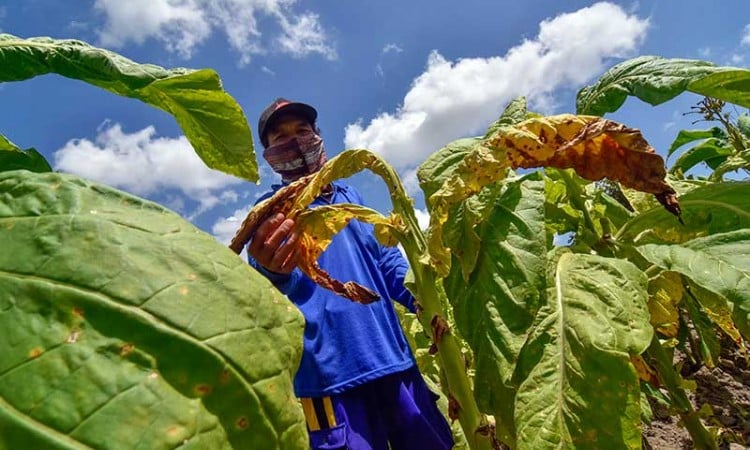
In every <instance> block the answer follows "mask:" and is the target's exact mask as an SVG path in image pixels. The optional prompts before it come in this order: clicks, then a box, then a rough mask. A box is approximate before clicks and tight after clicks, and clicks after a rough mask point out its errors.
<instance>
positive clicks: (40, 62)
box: [0, 34, 258, 181]
mask: <svg viewBox="0 0 750 450" xmlns="http://www.w3.org/2000/svg"><path fill="white" fill-rule="evenodd" d="M48 73H56V74H58V75H62V76H64V77H68V78H73V79H76V80H81V81H85V82H87V83H90V84H93V85H94V86H98V87H100V88H102V89H106V90H108V91H110V92H113V93H115V94H118V95H122V96H125V97H130V98H135V99H138V100H141V101H143V102H145V103H147V104H149V105H152V106H155V107H157V108H159V109H162V110H164V111H166V112H168V113H170V114H172V115H173V116H174V117H175V119H176V120H177V123H178V124H179V125H180V127H181V128H182V130H183V132H184V133H185V136H186V137H187V138H188V140H189V141H190V144H192V146H193V148H194V149H195V152H196V153H197V154H198V156H200V157H201V159H202V160H203V161H204V162H205V163H206V165H207V166H208V167H211V168H213V169H217V170H221V171H223V172H226V173H229V174H232V175H235V176H238V177H241V178H245V179H247V180H250V181H257V180H258V167H257V162H256V160H255V152H254V150H253V140H252V136H251V134H250V128H249V127H248V124H247V119H246V118H245V114H244V113H243V112H242V109H241V108H240V106H239V105H238V104H237V102H236V101H235V100H234V99H233V98H232V97H231V96H230V95H229V94H227V93H226V92H225V91H224V90H223V89H222V87H221V80H220V79H219V76H218V75H217V74H216V72H214V71H213V70H209V69H203V70H192V69H163V68H161V67H159V66H154V65H151V64H138V63H135V62H133V61H131V60H129V59H127V58H124V57H123V56H120V55H118V54H116V53H113V52H110V51H108V50H104V49H101V48H96V47H92V46H91V45H89V44H87V43H85V42H81V41H76V40H57V39H51V38H45V37H39V38H31V39H21V38H18V37H16V36H12V35H9V34H0V82H7V81H22V80H27V79H29V78H33V77H36V76H39V75H44V74H48ZM0 167H2V166H0Z"/></svg>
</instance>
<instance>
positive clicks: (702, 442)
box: [647, 334, 719, 450]
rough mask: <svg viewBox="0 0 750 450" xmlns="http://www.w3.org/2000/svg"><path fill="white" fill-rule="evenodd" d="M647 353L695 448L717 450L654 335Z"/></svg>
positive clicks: (680, 378)
mask: <svg viewBox="0 0 750 450" xmlns="http://www.w3.org/2000/svg"><path fill="white" fill-rule="evenodd" d="M647 352H648V355H649V356H650V358H651V359H652V362H653V363H655V365H656V370H657V372H659V379H660V380H661V382H662V383H664V386H665V387H666V388H667V390H668V391H669V395H670V397H671V398H672V402H673V403H674V406H675V407H676V408H677V411H678V413H679V414H680V417H681V418H682V422H683V423H684V424H685V428H687V430H688V432H689V433H690V437H691V438H692V439H693V445H694V446H695V448H697V449H709V450H718V448H719V447H718V445H717V444H716V440H715V439H714V437H713V436H712V435H711V433H709V432H708V430H707V429H706V427H704V426H703V423H702V422H701V420H700V418H699V417H698V413H697V412H696V411H695V410H694V409H693V405H692V404H691V403H690V400H689V399H688V396H687V394H686V393H685V389H683V388H682V381H683V380H682V377H680V375H679V374H678V373H677V372H676V371H675V370H674V366H673V365H672V361H671V360H670V358H669V357H668V356H667V352H666V351H664V347H662V346H661V343H660V342H659V338H658V337H657V336H656V334H654V337H653V338H652V339H651V345H650V346H649V347H648V350H647Z"/></svg>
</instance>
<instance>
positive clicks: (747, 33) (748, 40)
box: [740, 24, 750, 45]
mask: <svg viewBox="0 0 750 450" xmlns="http://www.w3.org/2000/svg"><path fill="white" fill-rule="evenodd" d="M740 43H741V44H742V45H750V24H747V25H746V26H745V30H744V34H743V36H742V40H741V41H740Z"/></svg>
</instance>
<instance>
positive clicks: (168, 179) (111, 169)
mask: <svg viewBox="0 0 750 450" xmlns="http://www.w3.org/2000/svg"><path fill="white" fill-rule="evenodd" d="M54 161H55V162H54V166H55V169H56V170H60V171H63V172H69V173H73V174H76V175H80V176H82V177H85V178H89V179H92V180H96V181H99V182H102V183H105V184H108V185H110V186H114V187H117V188H119V189H123V190H126V191H128V192H131V193H133V194H136V195H139V196H144V197H146V196H152V195H154V194H156V193H160V192H162V191H163V190H167V191H168V190H173V191H177V192H180V193H181V194H183V195H185V196H187V197H188V198H191V199H193V200H195V201H196V202H198V204H199V207H198V209H197V210H196V211H194V212H192V214H191V217H189V218H194V217H195V216H197V215H198V214H200V213H202V212H204V211H206V210H208V209H210V208H212V207H214V206H216V205H217V204H222V203H232V202H236V201H237V198H238V195H237V193H236V192H235V191H233V190H231V189H229V187H230V186H232V185H235V184H239V183H242V180H240V179H238V178H235V177H232V176H229V175H226V174H224V173H221V172H219V171H217V170H213V169H209V168H208V167H207V166H206V165H205V163H203V161H201V159H200V158H199V157H198V155H196V153H195V151H194V150H193V148H192V146H191V145H190V143H189V142H188V140H187V139H186V138H185V137H184V136H180V137H178V138H163V137H157V136H156V130H155V129H154V127H152V126H149V127H146V128H144V129H142V130H140V131H136V132H134V133H126V132H124V131H123V130H122V127H121V126H120V124H111V123H105V124H104V125H103V126H102V127H101V128H100V130H99V134H98V135H97V137H96V139H95V140H94V141H93V142H92V141H90V140H88V139H73V140H70V141H68V142H67V143H66V144H65V146H64V147H62V148H61V149H59V150H57V151H56V152H55V154H54ZM167 202H168V203H170V201H169V198H167ZM170 204H171V206H173V207H179V205H180V203H179V202H177V203H174V202H172V203H170Z"/></svg>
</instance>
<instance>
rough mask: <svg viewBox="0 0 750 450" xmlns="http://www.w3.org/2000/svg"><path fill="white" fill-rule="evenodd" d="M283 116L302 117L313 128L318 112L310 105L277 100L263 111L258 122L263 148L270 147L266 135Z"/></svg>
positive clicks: (283, 99) (282, 99)
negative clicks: (275, 121)
mask: <svg viewBox="0 0 750 450" xmlns="http://www.w3.org/2000/svg"><path fill="white" fill-rule="evenodd" d="M282 114H294V115H297V116H300V117H302V118H303V119H305V120H307V121H308V122H310V125H313V126H314V125H315V119H317V118H318V112H317V111H316V110H315V108H313V107H312V106H310V105H307V104H305V103H300V102H293V101H291V100H287V99H285V98H277V99H276V100H274V101H273V103H271V104H270V105H268V106H267V107H266V109H264V110H263V114H261V115H260V119H259V120H258V136H260V142H261V144H263V147H268V139H267V138H266V133H267V132H268V130H270V129H271V127H272V126H273V122H274V120H276V119H277V118H279V116H280V115H282Z"/></svg>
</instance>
